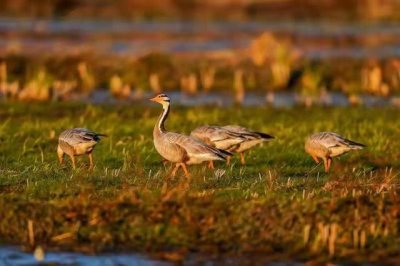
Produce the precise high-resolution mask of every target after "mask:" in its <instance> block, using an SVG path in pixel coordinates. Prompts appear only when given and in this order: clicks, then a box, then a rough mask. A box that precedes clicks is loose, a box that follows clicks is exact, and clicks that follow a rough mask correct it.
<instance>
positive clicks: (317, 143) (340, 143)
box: [304, 132, 365, 172]
mask: <svg viewBox="0 0 400 266" xmlns="http://www.w3.org/2000/svg"><path fill="white" fill-rule="evenodd" d="M364 147H365V145H364V144H361V143H357V142H355V141H352V140H349V139H346V138H344V137H342V136H340V135H339V134H337V133H333V132H320V133H315V134H313V135H311V136H310V137H308V138H307V139H306V142H305V146H304V148H305V150H306V152H307V153H308V154H309V155H311V157H312V158H313V159H314V161H315V162H316V163H319V160H318V158H321V159H322V160H323V161H324V167H325V171H326V172H329V169H330V167H331V163H332V158H334V157H337V156H340V155H342V154H345V153H348V152H349V151H351V150H360V149H363V148H364Z"/></svg>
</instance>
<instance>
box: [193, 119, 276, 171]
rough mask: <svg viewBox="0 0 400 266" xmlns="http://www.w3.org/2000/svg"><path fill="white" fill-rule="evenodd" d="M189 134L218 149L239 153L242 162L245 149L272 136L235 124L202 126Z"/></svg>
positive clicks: (243, 161)
mask: <svg viewBox="0 0 400 266" xmlns="http://www.w3.org/2000/svg"><path fill="white" fill-rule="evenodd" d="M190 135H191V136H193V137H195V138H197V139H200V140H202V141H204V142H206V143H208V144H210V145H213V146H214V147H216V148H218V149H222V150H225V151H228V152H235V153H240V155H241V162H242V164H244V163H245V160H244V152H245V151H247V150H249V149H251V148H253V147H254V146H256V145H258V144H260V143H262V142H264V141H267V140H271V139H273V138H274V137H273V136H271V135H268V134H265V133H261V132H255V131H252V130H249V129H247V128H244V127H240V126H235V125H228V126H223V127H219V126H202V127H199V128H196V129H195V130H193V131H192V133H191V134H190Z"/></svg>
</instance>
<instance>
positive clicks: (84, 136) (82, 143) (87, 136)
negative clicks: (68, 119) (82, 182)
mask: <svg viewBox="0 0 400 266" xmlns="http://www.w3.org/2000/svg"><path fill="white" fill-rule="evenodd" d="M104 136H106V135H104V134H100V133H97V132H94V131H91V130H89V129H86V128H71V129H67V130H65V131H63V132H62V133H61V134H60V136H59V138H58V147H57V154H58V158H59V161H60V163H63V157H64V154H67V155H68V156H69V157H70V158H71V161H72V165H73V168H75V156H78V155H84V154H87V155H88V156H89V159H90V169H92V168H93V157H92V152H93V149H94V147H95V146H96V144H97V143H98V142H99V141H100V140H101V137H104Z"/></svg>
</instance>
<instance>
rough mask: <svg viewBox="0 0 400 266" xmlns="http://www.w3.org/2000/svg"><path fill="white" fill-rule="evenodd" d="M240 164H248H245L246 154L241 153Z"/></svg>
mask: <svg viewBox="0 0 400 266" xmlns="http://www.w3.org/2000/svg"><path fill="white" fill-rule="evenodd" d="M240 162H241V163H242V164H246V162H245V160H244V152H241V153H240Z"/></svg>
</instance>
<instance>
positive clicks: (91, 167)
mask: <svg viewBox="0 0 400 266" xmlns="http://www.w3.org/2000/svg"><path fill="white" fill-rule="evenodd" d="M88 156H89V171H93V167H94V164H93V153H89V154H88Z"/></svg>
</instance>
